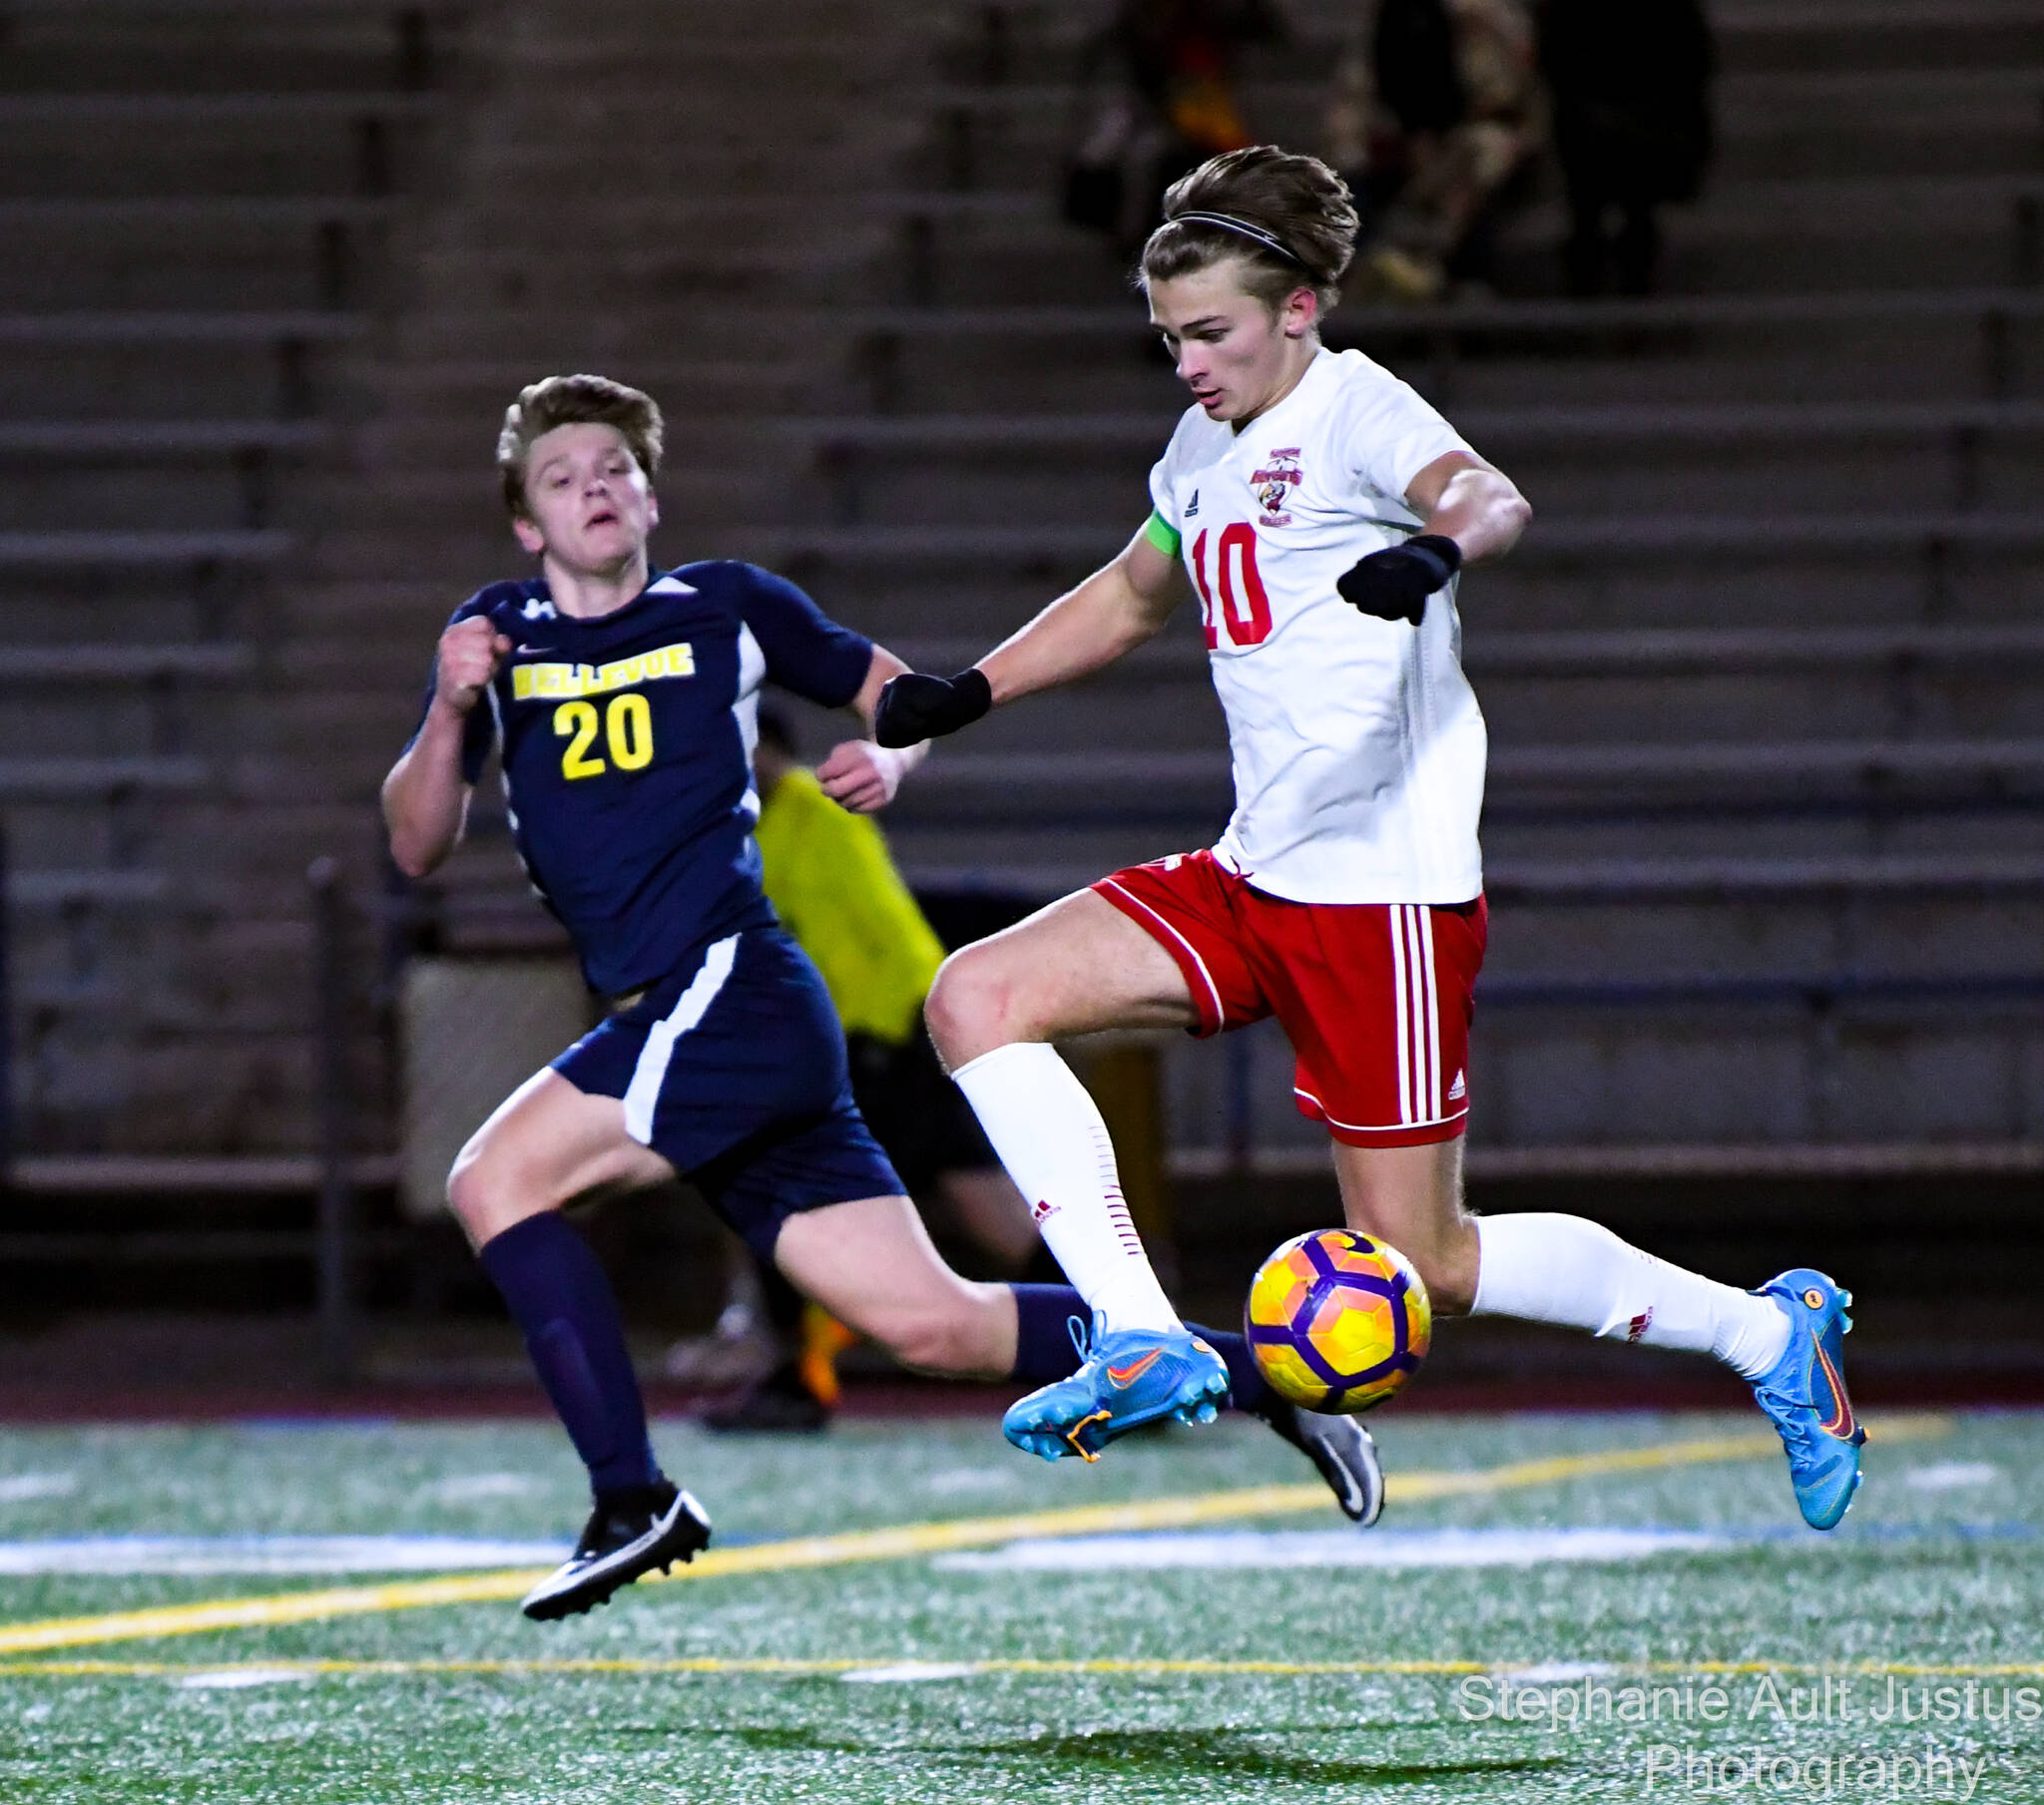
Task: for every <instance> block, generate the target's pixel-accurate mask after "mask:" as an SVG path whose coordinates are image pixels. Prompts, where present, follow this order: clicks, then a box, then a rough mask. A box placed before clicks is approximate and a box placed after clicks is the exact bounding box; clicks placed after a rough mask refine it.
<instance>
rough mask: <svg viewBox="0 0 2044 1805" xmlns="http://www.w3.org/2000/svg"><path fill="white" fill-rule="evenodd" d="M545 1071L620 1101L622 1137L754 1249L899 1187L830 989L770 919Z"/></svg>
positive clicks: (711, 950) (703, 956)
mask: <svg viewBox="0 0 2044 1805" xmlns="http://www.w3.org/2000/svg"><path fill="white" fill-rule="evenodd" d="M553 1069H554V1070H555V1071H556V1072H558V1073H559V1074H560V1075H561V1076H562V1077H563V1078H565V1079H566V1080H567V1081H568V1082H569V1083H570V1084H571V1085H573V1086H574V1087H575V1088H576V1089H577V1090H578V1091H582V1092H586V1093H588V1094H589V1095H590V1096H592V1097H616V1098H621V1099H622V1100H623V1101H624V1105H625V1128H626V1131H627V1132H629V1133H630V1134H631V1136H632V1138H633V1139H634V1140H637V1141H639V1142H641V1143H642V1144H644V1145H646V1146H650V1147H651V1148H652V1149H653V1150H654V1151H655V1152H656V1153H658V1154H660V1155H661V1157H662V1158H664V1159H665V1160H667V1162H668V1163H669V1164H670V1165H672V1166H673V1167H674V1168H675V1170H676V1171H678V1172H680V1173H681V1174H682V1176H683V1177H685V1178H687V1179H688V1180H689V1181H690V1183H692V1184H694V1185H695V1186H696V1188H697V1189H698V1190H700V1191H701V1192H702V1193H703V1195H704V1197H705V1198H706V1199H707V1200H708V1202H709V1203H710V1205H711V1207H712V1208H713V1209H715V1210H716V1211H717V1213H718V1214H719V1215H721V1216H722V1217H723V1218H724V1219H725V1220H726V1221H727V1222H729V1223H730V1224H731V1226H732V1227H733V1228H734V1229H735V1230H736V1231H737V1232H738V1233H739V1234H740V1235H742V1236H743V1237H744V1238H745V1241H746V1243H747V1245H748V1246H750V1247H751V1248H752V1249H753V1251H754V1252H756V1253H758V1254H759V1255H760V1256H761V1257H762V1258H763V1259H771V1258H772V1257H773V1242H774V1240H775V1238H776V1237H777V1236H778V1235H779V1233H780V1225H781V1223H782V1222H784V1221H786V1219H787V1218H788V1217H789V1216H791V1215H794V1214H796V1213H798V1212H799V1211H801V1210H804V1209H820V1208H822V1207H823V1205H825V1204H826V1203H848V1202H850V1201H852V1200H853V1199H855V1198H859V1197H891V1196H898V1195H901V1194H902V1184H901V1180H900V1179H899V1178H898V1177H896V1176H895V1175H894V1168H893V1166H892V1165H890V1164H889V1163H888V1161H887V1155H886V1154H885V1153H883V1152H881V1151H880V1146H879V1142H877V1141H876V1140H874V1138H873V1137H872V1135H871V1134H870V1133H869V1132H868V1131H867V1129H866V1125H865V1123H864V1122H863V1121H861V1120H860V1118H859V1113H858V1109H857V1106H856V1105H854V1104H853V1102H852V1100H851V1081H850V1078H849V1076H848V1075H847V1072H846V1068H845V1058H844V1034H843V1031H842V1030H841V1029H840V1028H839V1027H838V1024H837V1015H836V1012H835V1011H834V1010H833V1009H832V1008H831V1006H830V993H829V992H828V991H826V990H825V989H824V988H823V980H822V979H821V978H820V977H819V976H818V975H817V973H816V968H815V967H814V966H813V965H811V964H810V963H809V960H808V956H807V955H806V954H805V953H803V952H802V950H801V949H800V948H799V947H797V946H796V945H795V943H794V942H793V941H792V940H790V939H789V938H788V937H787V935H786V934H785V933H783V932H782V931H781V930H780V929H779V928H751V929H748V930H747V931H746V932H744V933H742V934H734V935H731V936H730V937H729V938H728V939H724V940H718V941H713V942H712V943H711V944H710V945H709V946H707V947H704V948H702V949H700V950H699V951H698V952H696V953H694V954H692V955H691V956H690V958H689V959H688V960H686V961H685V962H684V963H683V964H682V965H681V966H680V967H678V968H677V969H676V970H675V971H672V972H670V973H669V974H668V975H667V976H666V977H665V978H663V979H662V980H661V981H660V982H659V983H658V984H655V985H652V986H650V987H649V988H648V989H647V990H646V992H645V993H644V995H642V996H641V997H639V998H638V999H637V1000H636V1001H635V1002H634V1003H633V1004H632V1006H631V1007H630V1008H629V1009H623V1010H620V1011H619V1012H618V1013H617V1014H616V1015H614V1016H611V1017H610V1018H609V1019H608V1020H606V1021H604V1022H603V1023H601V1024H600V1025H599V1026H597V1027H596V1028H593V1029H592V1030H590V1032H589V1033H588V1034H586V1035H584V1036H583V1037H582V1039H581V1040H579V1041H577V1042H576V1043H575V1045H574V1046H572V1047H570V1048H569V1049H568V1051H567V1052H566V1053H564V1054H562V1055H561V1057H560V1058H559V1059H557V1060H555V1061H554V1063H553Z"/></svg>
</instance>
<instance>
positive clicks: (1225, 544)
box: [1193, 520, 1271, 652]
mask: <svg viewBox="0 0 2044 1805" xmlns="http://www.w3.org/2000/svg"><path fill="white" fill-rule="evenodd" d="M1210 537H1212V535H1211V534H1210V533H1208V532H1205V531H1203V532H1202V533H1201V534H1200V537H1199V538H1198V539H1196V540H1194V541H1193V582H1194V583H1195V584H1196V585H1197V586H1198V588H1199V591H1200V620H1201V622H1202V623H1203V624H1204V625H1205V627H1206V629H1207V650H1208V651H1209V652H1213V651H1215V650H1217V649H1218V648H1219V646H1220V644H1221V637H1220V630H1221V625H1222V623H1224V622H1225V623H1226V624H1227V628H1228V643H1229V645H1230V646H1232V647H1237V648H1240V647H1244V646H1261V645H1262V644H1263V643H1264V642H1265V641H1266V640H1268V639H1269V638H1270V637H1271V598H1270V596H1269V595H1268V594H1266V593H1265V590H1264V579H1263V577H1262V576H1261V575H1260V574H1259V572H1258V570H1257V534H1256V529H1255V528H1254V527H1252V526H1251V525H1250V524H1249V522H1248V521H1246V520H1239V521H1237V522H1236V523H1235V524H1234V525H1233V526H1229V527H1223V528H1222V529H1221V535H1220V538H1219V539H1218V540H1216V542H1215V547H1214V566H1213V569H1212V572H1211V574H1210V572H1209V568H1208V564H1207V541H1208V539H1209V538H1210ZM1217 590H1218V591H1219V592H1220V595H1221V607H1220V609H1219V610H1218V611H1217V610H1216V609H1215V606H1214V596H1215V592H1216V591H1217ZM1245 608H1247V610H1248V612H1247V614H1245V613H1244V609H1245Z"/></svg>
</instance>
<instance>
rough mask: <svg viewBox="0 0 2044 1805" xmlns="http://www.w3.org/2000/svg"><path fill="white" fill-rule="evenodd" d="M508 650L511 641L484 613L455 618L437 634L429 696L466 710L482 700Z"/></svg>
mask: <svg viewBox="0 0 2044 1805" xmlns="http://www.w3.org/2000/svg"><path fill="white" fill-rule="evenodd" d="M510 651H511V642H510V641H509V640H507V639H506V638H505V637H504V636H503V635H502V634H501V633H499V632H498V631H497V629H496V627H495V626H494V624H492V623H491V621H490V620H489V619H488V618H487V617H486V616H483V615H471V616H469V618H468V619H467V620H466V621H456V622H455V623H454V625H453V626H452V627H450V628H448V629H447V631H446V632H445V633H443V634H442V635H441V636H440V650H439V652H438V654H437V655H436V657H435V659H434V663H433V699H434V700H436V701H444V702H445V703H446V704H447V705H448V706H449V707H450V708H452V709H453V710H454V711H455V713H457V714H466V713H467V712H468V711H469V710H470V709H471V708H473V707H474V706H475V705H476V703H477V702H479V701H481V700H482V696H483V691H484V690H485V689H487V688H488V687H489V686H490V684H491V683H492V682H493V681H494V680H495V679H496V676H497V667H498V666H500V665H501V664H503V662H504V660H505V658H506V657H507V656H508V655H509V653H510Z"/></svg>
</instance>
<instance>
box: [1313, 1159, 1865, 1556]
mask: <svg viewBox="0 0 2044 1805" xmlns="http://www.w3.org/2000/svg"><path fill="white" fill-rule="evenodd" d="M1334 1168H1335V1171H1336V1173H1337V1175H1338V1177H1339V1179H1340V1184H1341V1204H1342V1211H1343V1214H1344V1215H1345V1216H1346V1218H1347V1221H1348V1225H1349V1226H1350V1227H1351V1228H1356V1229H1360V1230H1362V1231H1363V1232H1364V1233H1367V1234H1374V1235H1381V1236H1382V1237H1383V1238H1384V1239H1385V1240H1387V1241H1389V1242H1390V1243H1391V1245H1392V1246H1394V1247H1396V1248H1397V1249H1398V1250H1399V1251H1400V1252H1402V1253H1403V1254H1405V1256H1406V1257H1407V1258H1408V1259H1410V1260H1411V1261H1412V1263H1413V1265H1414V1266H1416V1267H1417V1268H1418V1270H1419V1275H1420V1277H1421V1278H1422V1279H1424V1280H1425V1282H1426V1288H1427V1292H1428V1296H1429V1298H1430V1300H1431V1301H1432V1304H1433V1307H1434V1311H1435V1313H1436V1314H1437V1315H1441V1316H1465V1315H1472V1314H1473V1315H1483V1316H1516V1317H1519V1318H1521V1319H1522V1320H1526V1321H1531V1322H1548V1323H1554V1324H1557V1325H1559V1326H1561V1327H1564V1328H1578V1329H1587V1330H1588V1331H1589V1332H1590V1333H1591V1334H1593V1335H1597V1336H1601V1337H1605V1338H1609V1339H1614V1340H1624V1341H1629V1342H1638V1343H1640V1344H1641V1345H1643V1346H1647V1347H1667V1348H1681V1349H1684V1350H1686V1351H1688V1352H1692V1353H1704V1354H1712V1355H1715V1356H1716V1357H1717V1358H1718V1359H1719V1360H1722V1361H1723V1362H1724V1363H1725V1364H1726V1365H1727V1366H1729V1367H1731V1368H1732V1369H1733V1371H1734V1372H1736V1373H1738V1374H1739V1375H1740V1376H1741V1377H1742V1378H1743V1379H1746V1380H1747V1381H1748V1382H1749V1383H1751V1384H1752V1385H1753V1386H1754V1388H1755V1391H1756V1394H1757V1396H1758V1398H1759V1401H1760V1404H1761V1407H1762V1409H1763V1410H1765V1411H1766V1412H1767V1413H1768V1415H1769V1417H1770V1418H1772V1419H1773V1420H1774V1422H1775V1424H1776V1427H1777V1428H1778V1429H1780V1430H1781V1432H1782V1439H1783V1442H1784V1444H1785V1445H1786V1447H1787V1449H1788V1453H1789V1476H1790V1479H1791V1481H1792V1483H1793V1486H1794V1490H1795V1495H1796V1501H1797V1503H1798V1505H1799V1506H1800V1508H1801V1510H1802V1513H1803V1516H1804V1518H1805V1519H1806V1520H1807V1521H1808V1522H1809V1523H1810V1525H1811V1526H1812V1527H1814V1528H1817V1529H1829V1528H1831V1527H1832V1526H1833V1525H1834V1524H1836V1523H1837V1521H1838V1520H1839V1518H1840V1517H1842V1516H1843V1515H1844V1512H1845V1508H1846V1506H1847V1505H1848V1504H1849V1503H1850V1502H1851V1498H1852V1491H1853V1488H1854V1487H1855V1486H1856V1485H1857V1484H1858V1471H1859V1469H1858V1461H1857V1450H1858V1446H1859V1443H1860V1442H1861V1441H1863V1440H1864V1433H1863V1431H1861V1430H1860V1429H1859V1427H1858V1425H1857V1424H1856V1423H1855V1422H1854V1420H1853V1416H1852V1409H1851V1405H1850V1403H1849V1402H1848V1401H1847V1399H1846V1396H1845V1390H1844V1383H1843V1381H1842V1379H1840V1377H1839V1376H1838V1367H1839V1364H1840V1353H1839V1348H1838V1339H1839V1336H1840V1335H1841V1334H1842V1333H1843V1331H1844V1330H1845V1329H1847V1328H1849V1327H1850V1326H1851V1323H1850V1319H1849V1318H1847V1317H1846V1316H1845V1314H1844V1309H1845V1306H1846V1305H1847V1304H1849V1303H1850V1302H1851V1299H1850V1297H1849V1296H1847V1295H1846V1294H1845V1293H1843V1292H1841V1291H1840V1290H1839V1289H1838V1288H1837V1286H1836V1285H1834V1284H1833V1283H1832V1282H1831V1281H1830V1280H1829V1279H1828V1278H1826V1277H1825V1276H1824V1275H1823V1274H1822V1273H1820V1272H1812V1271H1808V1270H1806V1269H1803V1268H1797V1269H1795V1270H1794V1271H1791V1272H1787V1273H1784V1274H1783V1275H1782V1276H1781V1277H1780V1278H1778V1279H1775V1280H1774V1281H1773V1282H1772V1283H1770V1284H1768V1285H1766V1286H1763V1287H1762V1288H1761V1289H1760V1290H1758V1291H1742V1290H1740V1289H1738V1288H1737V1287H1736V1286H1733V1285H1726V1284H1720V1283H1719V1282H1718V1281H1717V1280H1715V1279H1709V1278H1705V1277H1703V1276H1701V1275H1700V1274H1698V1273H1695V1272H1690V1271H1686V1270H1685V1269H1683V1268H1682V1267H1680V1266H1676V1265H1672V1264H1670V1263H1669V1262H1668V1261H1667V1260H1663V1259H1657V1258H1655V1256H1654V1255H1652V1254H1650V1253H1646V1252H1643V1251H1642V1250H1641V1249H1639V1248H1637V1247H1634V1246H1632V1245H1631V1244H1629V1243H1628V1242H1626V1241H1624V1240H1621V1239H1620V1238H1619V1237H1618V1236H1617V1235H1615V1234H1613V1233H1612V1232H1611V1230H1610V1229H1608V1228H1606V1227H1604V1226H1602V1225H1601V1224H1600V1223H1597V1222H1592V1221H1590V1220H1588V1219H1587V1218H1585V1217H1582V1216H1570V1215H1559V1214H1549V1213H1546V1212H1539V1213H1534V1212H1527V1213H1524V1214H1513V1215H1499V1216H1485V1217H1481V1218H1479V1217H1477V1216H1474V1215H1472V1214H1471V1213H1470V1212H1469V1210H1468V1209H1467V1208H1466V1207H1465V1206H1464V1204H1463V1201H1462V1141H1461V1138H1460V1137H1459V1136H1457V1137H1456V1138H1455V1139H1453V1140H1446V1141H1440V1142H1437V1143H1435V1144H1433V1145H1428V1146H1414V1147H1358V1146H1349V1145H1344V1144H1341V1143H1339V1142H1337V1143H1336V1145H1335V1148H1334Z"/></svg>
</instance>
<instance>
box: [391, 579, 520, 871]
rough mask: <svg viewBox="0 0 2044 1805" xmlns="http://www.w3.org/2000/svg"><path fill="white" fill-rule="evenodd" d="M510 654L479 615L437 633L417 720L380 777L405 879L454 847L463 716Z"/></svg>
mask: <svg viewBox="0 0 2044 1805" xmlns="http://www.w3.org/2000/svg"><path fill="white" fill-rule="evenodd" d="M510 650H511V642H510V641H509V640H507V639H506V638H505V637H504V636H503V635H502V634H500V633H498V632H497V630H496V628H495V626H494V625H492V623H491V622H490V620H489V619H488V617H487V616H483V615H471V616H470V617H469V618H468V619H467V620H465V621H457V622H455V623H454V625H453V626H451V627H449V628H448V629H447V631H446V632H445V633H443V634H442V635H441V636H440V649H439V654H438V656H437V658H436V659H435V660H434V664H433V696H432V700H431V701H430V702H428V703H427V704H426V714H425V719H424V720H422V721H421V722H420V723H419V730H418V732H417V733H416V734H414V735H413V736H412V742H411V744H410V745H408V746H406V747H405V748H404V752H403V754H402V755H401V756H400V757H399V758H398V760H397V762H396V763H395V764H393V765H392V766H391V767H390V775H389V776H387V777H385V778H384V779H383V822H384V825H385V826H386V827H387V828H388V829H389V832H390V856H391V858H392V859H393V860H394V861H395V862H396V864H397V868H398V869H399V870H400V871H402V872H403V873H404V874H405V875H406V876H407V877H424V876H426V875H427V874H428V873H429V872H431V871H433V870H435V869H436V868H437V867H438V866H439V865H440V864H441V862H442V861H443V860H444V859H445V858H446V857H447V855H448V854H449V853H450V852H452V851H453V850H454V848H455V847H456V846H457V845H459V844H460V842H461V832H462V828H463V827H464V826H465V825H466V824H467V821H468V798H469V796H470V794H471V793H472V791H473V790H474V788H475V786H474V784H473V783H471V782H470V781H469V779H468V774H467V766H468V759H469V757H470V755H471V753H470V750H469V745H470V740H471V733H470V716H471V715H472V714H473V713H474V712H475V710H476V709H477V708H478V707H479V706H481V705H482V703H483V691H484V690H486V689H487V688H488V687H489V686H490V682H491V680H492V679H493V678H494V677H496V675H497V667H498V665H499V664H500V663H501V662H502V661H503V659H504V657H505V655H506V654H507V653H509V652H510Z"/></svg>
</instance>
